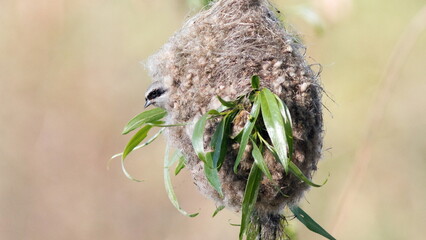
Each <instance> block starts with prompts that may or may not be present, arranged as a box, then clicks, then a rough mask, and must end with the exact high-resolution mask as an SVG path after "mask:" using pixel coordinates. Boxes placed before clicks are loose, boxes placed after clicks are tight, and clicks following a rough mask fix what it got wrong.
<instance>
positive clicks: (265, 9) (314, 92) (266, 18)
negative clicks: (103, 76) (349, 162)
mask: <svg viewBox="0 0 426 240" xmlns="http://www.w3.org/2000/svg"><path fill="white" fill-rule="evenodd" d="M271 9H274V8H273V7H271V4H270V3H269V2H268V1H267V0H218V1H215V2H214V3H213V4H212V5H211V7H210V8H208V9H207V10H204V11H202V12H200V13H198V14H197V15H195V16H194V17H192V18H190V19H189V20H188V21H187V22H186V23H185V24H184V26H183V27H182V29H181V30H180V31H178V32H177V33H175V34H174V35H173V36H172V37H171V38H170V40H169V41H168V42H167V43H166V44H165V45H164V46H163V47H162V48H161V49H160V50H159V51H158V52H157V53H156V54H154V55H153V56H151V57H150V58H149V59H148V61H147V64H146V66H147V68H148V70H149V72H150V75H151V77H152V78H153V79H154V82H153V83H152V84H151V86H150V87H149V88H148V90H147V92H146V94H145V99H146V104H145V106H150V105H153V106H156V107H161V108H164V109H165V110H166V111H167V117H166V123H167V124H176V123H188V124H187V125H185V126H179V127H173V128H167V129H166V132H165V133H166V135H167V141H168V143H169V144H170V145H171V146H173V147H175V148H177V149H178V150H180V151H181V152H182V153H183V155H184V156H185V157H186V159H187V164H186V168H187V169H188V170H189V171H190V172H191V174H192V177H193V180H194V183H195V185H196V186H197V187H198V189H199V191H200V192H201V193H202V194H204V195H205V196H206V197H208V198H210V199H212V200H214V201H215V202H216V204H217V206H225V207H227V208H229V209H232V210H234V211H237V212H238V211H240V210H241V204H242V198H243V195H244V190H245V186H246V183H247V178H248V175H249V171H250V166H251V165H252V164H253V159H252V157H251V155H250V154H246V156H244V157H243V159H242V161H241V164H240V167H239V169H238V172H237V173H234V171H233V167H234V161H235V158H236V155H237V152H238V146H230V147H228V152H227V155H226V157H225V160H224V162H223V165H222V167H221V169H220V171H219V178H220V181H221V185H222V190H223V193H224V197H221V196H219V194H218V193H217V192H216V191H215V190H214V189H213V188H212V187H211V185H210V184H209V182H208V181H207V179H206V177H205V173H204V164H203V162H202V161H200V159H198V157H197V155H196V154H195V152H194V149H193V147H192V143H191V137H192V133H193V129H194V125H195V123H196V122H197V121H198V119H199V118H200V116H201V115H203V114H204V113H206V112H207V111H208V110H211V109H217V108H218V107H219V106H220V105H221V104H220V102H219V101H218V99H217V96H220V97H221V98H223V99H226V100H232V99H236V98H237V97H238V96H240V95H243V94H246V93H247V92H249V91H250V90H251V84H250V79H251V77H252V76H253V75H258V76H259V77H260V79H261V82H260V84H261V87H266V88H268V89H270V90H271V91H272V92H273V93H274V94H276V95H277V96H279V98H280V99H282V100H283V101H284V102H285V103H286V105H287V107H288V108H289V111H290V114H291V116H292V123H293V139H294V141H293V142H294V153H293V156H292V161H293V163H294V164H296V165H297V166H298V167H299V168H300V170H301V171H302V172H303V173H304V174H305V175H306V176H307V177H308V178H311V177H312V174H313V173H314V171H315V170H316V165H317V162H318V160H319V159H320V157H321V149H322V140H323V135H322V133H323V119H322V105H321V93H322V88H321V85H320V83H319V77H318V74H317V73H315V72H314V71H313V70H311V68H310V66H309V65H308V63H307V61H306V60H305V56H304V52H305V47H304V46H303V45H302V44H301V43H300V41H299V40H298V39H297V37H296V36H294V35H293V34H291V33H289V32H288V31H287V30H286V29H285V28H284V27H283V24H282V23H281V22H280V20H278V18H277V17H276V16H275V13H274V12H273V11H272V10H271ZM238 119H240V120H241V121H242V122H240V123H238V124H237V123H234V125H235V126H233V127H235V128H239V129H241V128H242V126H244V123H245V122H244V121H247V117H246V116H243V115H242V116H238ZM217 124H218V121H217V120H214V119H212V120H209V121H208V122H207V125H206V128H205V134H204V146H205V147H207V146H209V143H210V140H211V137H212V135H213V133H214V130H215V127H216V125H217ZM237 132H239V131H237ZM236 144H238V143H236ZM248 148H250V145H248ZM264 158H265V160H266V161H267V164H268V167H269V169H270V171H271V174H272V178H273V180H274V182H275V183H272V182H271V181H269V180H268V179H267V178H264V179H262V181H261V185H260V190H259V195H258V199H257V202H256V206H255V212H256V221H257V224H258V226H260V228H259V229H262V233H261V235H262V237H261V239H265V240H275V239H278V238H279V237H280V234H282V231H281V230H282V227H281V225H280V224H281V223H282V219H283V216H282V210H283V208H284V207H285V206H287V205H293V204H295V203H297V202H298V201H299V199H300V198H301V197H302V196H303V194H304V192H305V191H306V190H307V189H308V186H307V185H306V184H305V183H303V182H301V181H300V180H298V179H297V178H296V177H294V176H292V175H290V174H285V172H284V169H283V167H282V165H281V164H280V163H278V162H277V161H276V160H275V159H274V157H273V156H272V154H271V153H270V152H268V151H266V152H265V156H264ZM277 184H278V188H277ZM280 229H281V230H280Z"/></svg>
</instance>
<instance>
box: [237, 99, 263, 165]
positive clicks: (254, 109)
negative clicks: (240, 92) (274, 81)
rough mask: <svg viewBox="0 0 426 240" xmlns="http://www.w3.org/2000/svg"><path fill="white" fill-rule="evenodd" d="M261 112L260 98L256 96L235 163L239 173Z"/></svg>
mask: <svg viewBox="0 0 426 240" xmlns="http://www.w3.org/2000/svg"><path fill="white" fill-rule="evenodd" d="M259 112H260V99H259V98H258V97H256V98H255V101H254V103H253V106H252V108H251V112H250V120H249V121H247V122H246V125H245V126H244V129H243V135H242V136H241V142H240V148H239V150H238V155H237V158H236V159H235V163H234V172H235V173H237V170H238V165H239V164H240V161H241V159H242V157H243V154H244V151H245V149H246V146H247V143H248V140H249V137H250V135H251V132H252V131H253V127H254V125H255V124H256V120H257V117H258V116H259Z"/></svg>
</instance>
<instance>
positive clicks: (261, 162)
mask: <svg viewBox="0 0 426 240" xmlns="http://www.w3.org/2000/svg"><path fill="white" fill-rule="evenodd" d="M250 140H251V144H252V145H253V150H252V152H251V154H252V156H253V158H254V161H255V162H256V165H257V167H259V168H260V170H262V172H263V174H265V175H266V177H268V179H269V180H271V181H272V175H271V173H270V172H269V169H268V165H266V162H265V159H264V158H263V156H262V152H261V151H260V150H259V148H258V147H257V145H256V143H255V142H254V141H253V139H250Z"/></svg>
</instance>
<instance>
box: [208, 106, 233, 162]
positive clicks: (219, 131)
mask: <svg viewBox="0 0 426 240" xmlns="http://www.w3.org/2000/svg"><path fill="white" fill-rule="evenodd" d="M235 115H236V111H232V112H230V113H228V114H227V115H225V116H224V117H223V119H222V120H221V121H220V122H219V124H218V125H217V127H216V130H215V132H214V134H213V136H212V139H211V143H210V145H211V146H212V147H213V149H214V151H213V165H212V166H213V168H218V169H220V166H222V163H223V161H224V159H225V156H226V152H227V150H228V142H229V135H230V131H231V126H232V120H233V119H234V117H235Z"/></svg>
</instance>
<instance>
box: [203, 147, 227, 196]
mask: <svg viewBox="0 0 426 240" xmlns="http://www.w3.org/2000/svg"><path fill="white" fill-rule="evenodd" d="M212 161H213V160H212V153H211V152H208V153H207V154H206V162H205V163H204V174H205V175H206V178H207V181H209V183H210V185H211V186H212V187H213V188H214V189H215V190H216V191H217V192H218V193H219V195H220V197H222V198H223V192H222V187H221V186H222V184H221V183H220V179H219V173H218V171H217V168H212V167H210V165H211V164H212Z"/></svg>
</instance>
